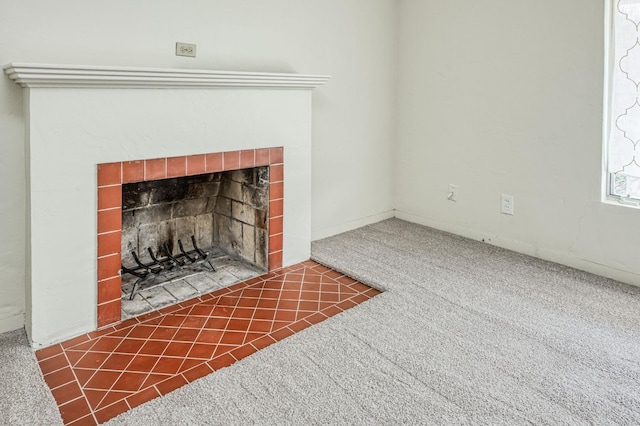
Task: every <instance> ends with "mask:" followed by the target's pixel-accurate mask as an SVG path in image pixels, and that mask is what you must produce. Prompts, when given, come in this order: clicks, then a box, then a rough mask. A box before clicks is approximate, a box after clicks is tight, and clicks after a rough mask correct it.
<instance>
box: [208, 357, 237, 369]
mask: <svg viewBox="0 0 640 426" xmlns="http://www.w3.org/2000/svg"><path fill="white" fill-rule="evenodd" d="M235 362H236V359H235V358H234V357H233V356H231V354H228V353H227V354H224V355H220V356H219V357H216V358H214V359H213V360H211V361H209V362H208V363H207V364H208V365H209V367H211V368H212V369H213V370H214V371H215V370H220V369H221V368H225V367H228V366H230V365H231V364H233V363H235Z"/></svg>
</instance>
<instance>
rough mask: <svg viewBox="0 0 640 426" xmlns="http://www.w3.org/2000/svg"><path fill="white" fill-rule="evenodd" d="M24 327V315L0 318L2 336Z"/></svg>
mask: <svg viewBox="0 0 640 426" xmlns="http://www.w3.org/2000/svg"><path fill="white" fill-rule="evenodd" d="M22 327H24V313H19V314H15V315H11V316H9V317H7V318H0V334H2V333H7V332H9V331H13V330H17V329H19V328H22Z"/></svg>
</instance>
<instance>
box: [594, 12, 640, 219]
mask: <svg viewBox="0 0 640 426" xmlns="http://www.w3.org/2000/svg"><path fill="white" fill-rule="evenodd" d="M604 3H605V13H604V16H605V28H604V30H605V36H604V43H605V49H604V54H605V57H604V59H605V60H604V93H603V95H604V96H603V106H604V109H603V126H602V137H603V144H602V147H603V151H602V190H601V193H602V201H603V202H606V203H610V204H616V205H624V206H627V207H634V208H639V209H640V196H639V197H638V198H635V197H634V198H630V197H629V196H627V197H624V196H621V195H617V194H615V193H614V192H615V191H614V184H615V182H614V176H613V173H610V172H609V140H610V137H611V130H612V127H613V125H614V123H613V117H612V111H611V99H610V97H611V92H612V85H613V77H612V69H613V62H614V61H615V60H616V58H615V52H614V51H613V50H614V48H615V47H614V45H613V31H614V21H613V19H614V14H613V8H614V7H617V5H618V0H605V2H604ZM630 180H634V182H635V181H637V183H639V184H640V178H633V177H631V178H629V181H630Z"/></svg>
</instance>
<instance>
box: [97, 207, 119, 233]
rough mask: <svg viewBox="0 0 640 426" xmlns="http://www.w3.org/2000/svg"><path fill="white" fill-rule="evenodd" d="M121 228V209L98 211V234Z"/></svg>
mask: <svg viewBox="0 0 640 426" xmlns="http://www.w3.org/2000/svg"><path fill="white" fill-rule="evenodd" d="M120 229H122V209H111V210H100V211H98V234H102V233H105V232H111V231H119V230H120Z"/></svg>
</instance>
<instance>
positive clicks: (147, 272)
mask: <svg viewBox="0 0 640 426" xmlns="http://www.w3.org/2000/svg"><path fill="white" fill-rule="evenodd" d="M191 244H192V245H193V250H185V249H184V246H183V245H182V241H181V240H178V248H179V249H180V253H176V254H175V255H174V254H173V252H172V250H171V247H169V244H168V243H164V244H163V245H162V247H163V248H164V252H165V255H166V256H165V257H161V258H160V257H157V256H156V255H154V254H153V250H152V249H151V247H147V251H148V252H149V256H150V257H151V262H149V263H143V262H142V261H141V260H140V258H139V257H138V254H137V253H136V252H135V250H133V251H132V252H131V255H132V257H133V260H134V262H135V263H136V265H137V266H135V267H133V268H128V267H126V266H124V265H123V264H121V267H122V273H123V274H125V273H126V274H131V275H133V276H134V277H138V279H137V280H136V282H135V284H134V285H133V290H131V296H130V297H129V300H133V298H134V297H135V295H136V293H137V292H138V291H139V290H140V286H141V285H142V283H143V282H144V281H145V280H147V279H149V278H150V277H152V276H156V275H158V274H161V273H162V272H165V271H169V270H172V269H174V268H180V267H183V266H185V265H192V264H195V263H203V262H206V263H208V264H209V266H210V267H211V269H212V270H213V271H214V272H215V271H216V268H215V267H214V266H213V264H212V263H211V261H210V260H209V253H208V252H205V251H203V250H201V249H200V248H199V247H198V245H197V244H196V238H195V236H193V235H192V236H191Z"/></svg>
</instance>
